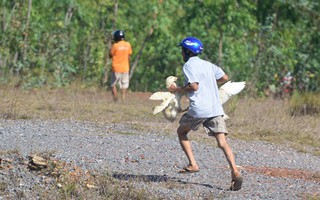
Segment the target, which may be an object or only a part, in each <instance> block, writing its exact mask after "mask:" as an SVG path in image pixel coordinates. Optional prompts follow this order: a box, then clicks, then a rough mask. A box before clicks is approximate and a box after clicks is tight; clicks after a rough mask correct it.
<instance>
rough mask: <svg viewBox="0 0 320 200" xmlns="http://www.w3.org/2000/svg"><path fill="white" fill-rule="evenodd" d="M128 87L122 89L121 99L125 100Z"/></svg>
mask: <svg viewBox="0 0 320 200" xmlns="http://www.w3.org/2000/svg"><path fill="white" fill-rule="evenodd" d="M126 95H127V89H121V100H122V101H124V100H125V99H126Z"/></svg>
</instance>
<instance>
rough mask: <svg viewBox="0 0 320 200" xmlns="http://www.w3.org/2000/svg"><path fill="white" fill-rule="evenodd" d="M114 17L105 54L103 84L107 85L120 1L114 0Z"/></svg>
mask: <svg viewBox="0 0 320 200" xmlns="http://www.w3.org/2000/svg"><path fill="white" fill-rule="evenodd" d="M113 13H114V17H113V21H112V32H111V33H109V34H108V38H107V51H106V55H105V62H104V63H105V65H104V74H103V80H102V85H105V84H106V83H107V82H108V75H109V73H110V68H111V67H110V66H111V59H110V56H109V52H110V49H111V46H112V40H113V35H112V33H113V31H114V30H115V29H116V23H117V16H118V1H117V0H114V11H113Z"/></svg>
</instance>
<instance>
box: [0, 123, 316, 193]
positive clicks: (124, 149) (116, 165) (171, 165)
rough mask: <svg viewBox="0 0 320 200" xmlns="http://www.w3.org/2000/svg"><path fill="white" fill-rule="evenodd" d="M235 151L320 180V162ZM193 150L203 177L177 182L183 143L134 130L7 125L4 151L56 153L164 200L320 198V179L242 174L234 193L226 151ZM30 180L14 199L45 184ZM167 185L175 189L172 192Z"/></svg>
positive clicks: (266, 146) (278, 150)
mask: <svg viewBox="0 0 320 200" xmlns="http://www.w3.org/2000/svg"><path fill="white" fill-rule="evenodd" d="M229 143H230V145H231V147H232V148H233V151H234V153H235V154H236V161H237V164H238V165H240V166H251V167H265V166H267V167H273V168H288V169H297V170H308V171H311V172H314V173H315V174H316V173H319V172H320V159H319V157H317V156H313V155H310V154H304V153H298V152H296V151H294V150H293V149H289V148H286V147H280V146H277V145H274V144H270V143H266V142H261V141H251V142H248V141H241V140H234V139H229ZM192 145H193V148H194V154H195V156H196V159H197V161H198V164H199V166H200V172H199V173H195V174H178V173H177V171H178V170H179V169H181V168H182V167H184V166H185V165H186V164H187V160H186V157H185V155H184V153H183V152H182V150H181V148H180V145H179V142H178V140H177V138H175V137H170V136H168V135H167V136H166V135H164V134H163V133H162V132H161V130H154V131H153V132H151V133H150V132H149V133H147V132H140V131H138V130H137V129H135V128H133V127H131V126H130V125H129V124H104V125H101V124H93V123H83V122H72V121H35V120H21V121H20V120H18V121H11V120H0V150H13V149H17V150H19V151H20V152H21V154H22V157H27V156H28V155H29V154H30V153H35V152H43V151H51V152H54V156H55V158H57V159H61V160H64V161H67V162H74V163H75V164H77V165H78V166H80V167H82V168H84V169H87V170H96V171H101V172H103V171H106V170H107V171H108V172H111V173H112V174H113V176H114V177H115V178H117V179H119V180H123V179H127V178H132V177H133V178H134V177H140V178H142V179H141V180H145V181H137V182H136V183H135V185H136V186H137V187H139V188H145V189H147V190H148V191H150V192H151V193H152V194H154V195H155V196H159V197H165V199H304V197H306V196H308V195H309V196H311V197H312V196H314V195H318V196H317V197H319V196H320V189H319V188H320V187H319V186H320V182H319V179H318V180H317V181H315V180H303V179H295V178H286V177H284V178H281V177H273V176H267V175H264V174H262V173H255V172H250V171H246V170H245V168H244V169H243V170H242V174H243V176H244V184H243V188H242V189H241V190H240V191H236V192H234V191H229V190H228V188H229V187H230V171H229V169H228V164H227V162H226V159H225V157H224V155H223V153H222V151H221V150H220V149H219V148H217V147H216V146H209V145H207V144H204V143H199V142H194V141H193V142H192ZM0 158H1V155H0ZM29 173H30V172H28V170H24V171H23V170H19V171H16V172H15V176H17V177H19V179H20V180H21V182H20V184H15V186H14V188H8V189H9V190H10V192H11V193H17V192H19V191H24V193H27V191H28V190H29V191H30V190H32V183H35V182H36V183H39V182H41V180H39V179H41V177H36V178H35V177H33V178H32V177H31V176H29V175H30V174H29ZM8 176H9V174H7V173H5V172H2V171H1V170H0V181H2V182H5V181H8V180H9V178H8ZM11 176H12V175H11ZM47 181H49V182H50V180H47ZM168 181H171V182H172V184H171V186H170V187H168V186H167V185H168V184H167V182H168ZM12 187H13V186H12ZM41 187H45V186H44V185H42V186H41ZM1 192H2V193H1ZM0 199H5V196H4V191H1V190H0Z"/></svg>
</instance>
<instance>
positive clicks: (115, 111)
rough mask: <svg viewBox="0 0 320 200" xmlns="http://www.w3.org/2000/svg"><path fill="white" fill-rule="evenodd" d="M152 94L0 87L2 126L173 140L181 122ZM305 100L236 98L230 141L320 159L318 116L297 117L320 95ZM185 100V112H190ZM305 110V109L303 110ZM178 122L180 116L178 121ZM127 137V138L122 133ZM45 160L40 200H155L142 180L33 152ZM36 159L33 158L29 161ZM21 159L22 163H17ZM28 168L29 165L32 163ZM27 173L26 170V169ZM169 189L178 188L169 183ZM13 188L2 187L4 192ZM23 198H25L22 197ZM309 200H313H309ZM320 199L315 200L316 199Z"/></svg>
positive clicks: (6, 157) (5, 165)
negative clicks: (75, 128)
mask: <svg viewBox="0 0 320 200" xmlns="http://www.w3.org/2000/svg"><path fill="white" fill-rule="evenodd" d="M150 95H151V93H140V92H130V93H128V96H127V101H125V102H124V103H114V102H113V100H112V96H111V94H110V91H106V90H102V89H99V87H92V88H79V87H78V86H70V87H66V88H61V89H48V88H46V89H32V90H23V89H19V88H15V87H4V86H2V87H0V96H1V97H2V98H0V118H1V120H76V121H80V122H81V121H84V122H92V123H98V124H109V123H123V124H128V125H130V126H131V127H132V128H133V129H135V130H138V131H141V132H153V133H155V134H164V135H167V136H169V137H175V136H176V135H175V131H176V128H177V126H178V122H177V121H178V120H176V121H175V122H173V123H171V122H168V121H166V120H165V119H164V117H163V116H162V114H158V115H155V116H154V115H152V108H153V106H155V105H157V104H158V103H159V102H155V101H151V100H149V99H148V98H149V96H150ZM302 96H303V97H301V96H300V97H299V99H301V98H308V99H311V98H314V101H311V100H309V101H305V102H303V103H302V102H300V101H297V99H296V98H297V97H292V99H291V100H288V101H284V100H280V99H274V98H272V97H269V98H251V97H246V96H245V92H244V93H243V94H240V95H239V96H237V97H234V98H232V99H231V101H229V102H228V103H227V104H226V105H225V110H226V113H227V114H228V116H229V117H230V119H229V120H228V122H227V123H228V127H229V131H230V133H231V134H230V137H231V138H238V139H243V140H263V141H267V142H271V143H276V144H279V145H286V146H290V147H292V148H295V149H296V150H298V151H300V152H308V153H312V154H314V155H320V142H319V141H320V140H319V139H320V138H319V134H318V133H319V132H320V125H319V118H320V116H319V113H318V110H317V109H314V112H312V113H310V112H298V111H300V109H297V108H304V107H308V108H309V107H310V108H311V107H312V108H313V107H316V108H318V105H316V103H315V102H317V101H316V99H319V95H316V94H313V95H311V96H310V94H307V96H306V97H304V95H302ZM187 103H188V102H187V101H186V99H185V98H183V99H182V105H183V107H186V106H187ZM302 110H303V109H302ZM178 117H179V116H178ZM119 134H124V133H119ZM191 137H192V139H194V140H197V141H198V142H206V143H212V144H213V145H215V141H214V140H211V139H209V138H208V137H207V136H206V135H205V134H203V131H202V132H201V131H197V132H195V133H194V134H191ZM34 153H35V154H34V155H36V156H40V157H41V158H44V159H45V162H46V163H47V166H46V167H45V168H40V169H36V170H34V169H33V170H32V171H33V172H32V173H33V174H34V175H35V176H42V177H47V178H48V179H53V180H54V183H55V184H53V185H52V186H50V187H49V188H46V189H43V188H39V191H37V193H38V194H39V195H40V197H41V198H49V199H88V198H92V199H157V198H159V197H156V196H153V195H152V194H148V192H147V191H145V190H141V189H136V188H135V186H134V184H135V183H136V182H137V181H138V182H139V181H144V182H145V180H140V178H139V177H137V178H135V179H132V180H127V179H126V178H123V179H122V178H119V177H113V176H112V174H108V172H106V173H105V174H99V173H97V174H95V172H89V171H83V170H82V169H81V168H79V167H77V166H73V165H70V164H69V163H65V162H63V161H59V160H55V159H54V158H53V157H51V154H52V152H34ZM31 156H32V155H31ZM0 158H2V162H1V164H0V170H8V169H10V168H12V167H14V166H13V165H14V160H15V158H16V160H19V162H17V163H19V164H21V163H26V162H28V161H26V160H25V161H21V160H22V158H21V156H20V154H19V152H18V151H16V150H11V151H1V152H0ZM17 158H19V159H17ZM29 165H30V161H29ZM23 167H24V168H25V167H26V166H25V165H24V166H23ZM164 184H166V185H167V187H171V186H170V185H172V184H174V183H170V181H169V182H165V183H164ZM7 187H9V186H8V185H6V184H5V183H0V191H5V190H6V188H7ZM20 195H21V198H23V197H24V196H23V195H24V194H23V193H21V194H20ZM310 198H311V199H312V198H313V197H310ZM316 198H317V197H316Z"/></svg>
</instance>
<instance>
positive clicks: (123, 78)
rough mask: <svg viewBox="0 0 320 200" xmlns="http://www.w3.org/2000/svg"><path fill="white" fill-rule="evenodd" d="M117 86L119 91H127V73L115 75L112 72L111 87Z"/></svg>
mask: <svg viewBox="0 0 320 200" xmlns="http://www.w3.org/2000/svg"><path fill="white" fill-rule="evenodd" d="M116 84H118V85H119V88H120V89H128V87H129V73H128V72H126V73H116V72H112V76H111V87H113V86H115V85H116Z"/></svg>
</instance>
